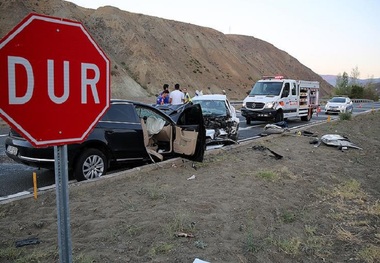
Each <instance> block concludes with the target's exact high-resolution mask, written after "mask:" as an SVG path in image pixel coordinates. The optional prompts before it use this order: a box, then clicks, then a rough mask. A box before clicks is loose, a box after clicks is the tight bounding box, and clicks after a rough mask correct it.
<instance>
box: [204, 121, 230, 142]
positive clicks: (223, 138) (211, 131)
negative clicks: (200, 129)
mask: <svg viewBox="0 0 380 263" xmlns="http://www.w3.org/2000/svg"><path fill="white" fill-rule="evenodd" d="M203 119H204V122H205V127H206V144H208V145H209V144H220V143H236V138H237V132H238V125H237V123H236V122H235V121H233V120H232V119H231V118H229V117H227V116H213V115H210V116H203Z"/></svg>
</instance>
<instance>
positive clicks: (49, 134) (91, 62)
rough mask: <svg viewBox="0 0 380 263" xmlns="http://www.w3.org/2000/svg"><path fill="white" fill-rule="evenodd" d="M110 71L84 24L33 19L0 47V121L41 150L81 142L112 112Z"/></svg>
mask: <svg viewBox="0 0 380 263" xmlns="http://www.w3.org/2000/svg"><path fill="white" fill-rule="evenodd" d="M109 71H110V63H109V60H108V58H107V56H106V55H105V54H104V52H103V51H102V50H101V49H100V47H99V46H98V45H97V44H96V43H95V41H94V40H93V39H92V37H91V36H90V34H89V33H88V32H87V30H86V29H85V28H84V27H83V25H82V24H81V23H79V22H76V21H71V20H67V19H62V18H56V17H50V16H43V15H38V14H29V15H28V16H27V17H26V18H24V19H23V20H22V21H21V22H20V23H19V24H18V25H17V26H16V27H15V28H14V29H13V30H12V31H11V32H9V33H8V34H7V35H6V36H5V37H4V38H3V39H1V41H0V116H1V117H2V118H3V119H4V120H5V121H6V122H7V123H8V124H9V125H10V126H11V127H12V128H14V129H16V130H17V131H18V132H19V133H21V134H22V135H23V136H24V138H26V139H27V140H28V141H29V142H30V143H32V144H33V145H34V146H36V147H43V146H58V145H63V144H69V143H79V142H82V141H83V140H84V139H85V138H86V137H87V135H88V134H89V133H90V132H91V130H92V129H93V127H94V126H95V125H96V123H97V122H98V121H99V119H100V118H101V117H102V116H103V114H104V113H105V111H106V110H107V109H108V107H109V100H110V76H109Z"/></svg>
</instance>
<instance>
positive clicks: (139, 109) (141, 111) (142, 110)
mask: <svg viewBox="0 0 380 263" xmlns="http://www.w3.org/2000/svg"><path fill="white" fill-rule="evenodd" d="M135 107H136V113H137V116H138V117H139V118H140V119H145V120H146V119H147V118H148V117H151V116H152V117H156V118H158V119H162V120H164V121H165V123H167V122H168V120H167V119H166V118H165V117H164V116H163V115H162V114H159V113H158V112H156V111H154V110H153V109H150V108H147V107H143V106H140V105H136V106H135Z"/></svg>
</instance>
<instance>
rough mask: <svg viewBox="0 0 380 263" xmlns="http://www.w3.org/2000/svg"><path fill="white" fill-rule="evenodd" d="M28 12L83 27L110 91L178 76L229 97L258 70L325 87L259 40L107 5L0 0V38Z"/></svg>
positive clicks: (141, 94) (149, 86)
mask: <svg viewBox="0 0 380 263" xmlns="http://www.w3.org/2000/svg"><path fill="white" fill-rule="evenodd" d="M30 12H34V13H39V14H44V15H50V16H55V17H62V18H66V19H71V20H76V21H79V22H81V23H82V24H83V25H84V26H85V27H86V29H87V30H88V31H89V33H90V34H91V36H92V37H93V38H94V40H95V41H96V42H97V43H98V44H99V46H100V47H101V48H102V49H103V50H104V52H105V53H106V54H107V56H108V57H109V59H110V60H111V93H112V94H111V96H112V98H126V99H131V100H135V99H136V100H139V101H144V100H147V101H149V102H152V101H155V95H156V94H158V92H160V91H161V90H162V86H163V84H164V83H168V84H169V85H170V90H172V89H173V88H174V84H175V83H179V84H180V85H181V86H182V87H187V89H188V91H189V92H190V94H194V92H195V90H203V94H209V93H221V92H222V91H223V90H225V91H226V92H227V95H228V96H229V98H230V99H243V98H244V97H245V96H246V92H247V91H248V90H249V89H250V88H251V87H252V85H253V84H254V83H255V82H256V81H257V80H258V79H260V78H261V77H262V76H264V75H284V76H287V77H289V78H294V79H302V80H311V81H319V82H320V90H321V92H320V93H321V95H322V96H324V95H328V94H331V93H332V89H333V87H332V86H331V85H330V84H329V83H328V82H326V81H325V80H324V79H323V78H321V77H320V76H319V75H318V74H317V73H315V72H313V71H312V70H311V69H310V68H308V67H306V66H305V65H303V64H301V63H300V62H299V61H298V60H297V59H296V58H294V57H292V56H291V55H289V54H288V53H287V52H285V51H283V50H280V49H278V48H276V47H275V46H273V45H272V44H270V43H268V42H265V41H263V40H260V39H257V38H255V37H252V36H243V35H231V34H223V33H221V32H219V31H217V30H214V29H212V28H207V27H201V26H196V25H192V24H189V23H183V22H178V21H173V20H168V19H163V18H159V17H153V16H147V15H142V14H136V13H131V12H127V11H123V10H120V9H118V8H115V7H112V6H105V7H100V8H98V9H96V10H95V9H88V8H83V7H80V6H77V5H75V4H73V3H71V2H67V1H63V0H28V1H14V0H0V13H1V19H0V38H1V37H4V36H5V35H6V34H7V33H8V32H9V31H10V30H11V29H12V28H13V27H14V26H15V25H16V24H17V23H19V22H20V21H21V20H22V19H23V18H24V17H25V16H26V15H27V14H29V13H30ZM41 41H44V40H43V39H42V40H41ZM78 48H80V46H78Z"/></svg>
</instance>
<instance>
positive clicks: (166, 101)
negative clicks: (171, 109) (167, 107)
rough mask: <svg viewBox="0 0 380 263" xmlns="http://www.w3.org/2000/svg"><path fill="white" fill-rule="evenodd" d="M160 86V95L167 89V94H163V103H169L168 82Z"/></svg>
mask: <svg viewBox="0 0 380 263" xmlns="http://www.w3.org/2000/svg"><path fill="white" fill-rule="evenodd" d="M162 88H163V91H161V93H160V94H159V95H160V96H161V95H162V94H163V93H164V92H165V91H167V94H166V95H167V96H165V98H164V104H168V103H169V93H170V91H169V84H166V83H165V84H164V86H163V87H162ZM165 93H166V92H165Z"/></svg>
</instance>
